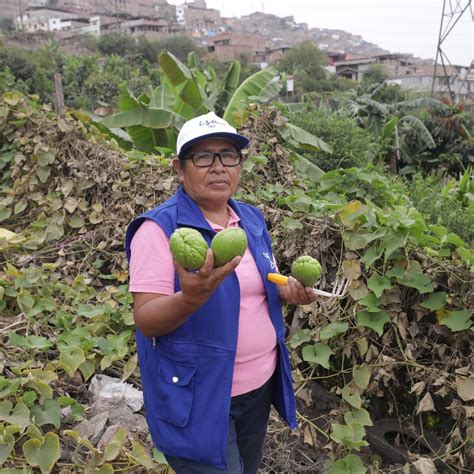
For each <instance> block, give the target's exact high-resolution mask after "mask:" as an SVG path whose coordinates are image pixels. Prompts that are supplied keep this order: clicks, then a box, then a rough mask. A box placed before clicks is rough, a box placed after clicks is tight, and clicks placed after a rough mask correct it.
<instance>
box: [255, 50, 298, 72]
mask: <svg viewBox="0 0 474 474" xmlns="http://www.w3.org/2000/svg"><path fill="white" fill-rule="evenodd" d="M290 49H291V47H290V46H280V47H278V48H269V47H267V48H265V49H264V50H262V51H255V53H254V55H253V58H252V63H253V64H255V65H257V66H258V67H260V69H265V68H266V67H267V66H269V65H270V64H275V63H277V62H278V61H279V60H280V59H281V57H282V56H283V55H284V54H285V53H286V52H287V51H289V50H290Z"/></svg>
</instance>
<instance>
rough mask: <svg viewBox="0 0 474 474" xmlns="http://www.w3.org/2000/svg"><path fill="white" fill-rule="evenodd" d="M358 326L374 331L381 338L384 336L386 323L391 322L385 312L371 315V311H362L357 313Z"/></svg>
mask: <svg viewBox="0 0 474 474" xmlns="http://www.w3.org/2000/svg"><path fill="white" fill-rule="evenodd" d="M356 319H357V326H365V327H368V328H370V329H373V330H374V331H375V332H376V333H377V334H378V335H379V336H382V334H383V328H384V326H385V323H388V322H389V321H390V318H389V317H388V314H387V313H386V312H385V311H379V312H378V313H370V312H369V311H360V312H359V313H357V316H356Z"/></svg>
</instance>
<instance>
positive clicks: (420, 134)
mask: <svg viewBox="0 0 474 474" xmlns="http://www.w3.org/2000/svg"><path fill="white" fill-rule="evenodd" d="M398 123H399V125H402V124H405V123H406V124H408V125H409V126H410V127H411V129H412V130H413V131H414V132H415V134H416V137H417V138H418V139H419V140H420V141H421V142H422V143H423V145H424V146H425V147H426V148H435V147H436V143H435V141H434V140H433V137H432V136H431V133H430V131H429V130H428V129H427V128H426V125H425V124H424V123H423V122H422V121H421V120H420V119H419V118H418V117H415V116H413V115H405V116H404V117H402V118H400V120H399V121H398Z"/></svg>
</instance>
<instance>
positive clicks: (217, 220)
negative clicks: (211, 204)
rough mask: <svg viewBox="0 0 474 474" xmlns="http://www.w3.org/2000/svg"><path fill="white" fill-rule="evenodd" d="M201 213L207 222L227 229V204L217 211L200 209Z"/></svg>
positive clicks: (205, 208)
mask: <svg viewBox="0 0 474 474" xmlns="http://www.w3.org/2000/svg"><path fill="white" fill-rule="evenodd" d="M199 207H201V206H199ZM201 211H202V213H203V215H204V217H205V218H206V219H207V220H209V221H211V222H213V223H214V224H218V225H220V226H222V227H227V222H229V211H228V209H227V204H226V205H225V207H223V208H222V207H221V208H218V209H217V208H208V207H201Z"/></svg>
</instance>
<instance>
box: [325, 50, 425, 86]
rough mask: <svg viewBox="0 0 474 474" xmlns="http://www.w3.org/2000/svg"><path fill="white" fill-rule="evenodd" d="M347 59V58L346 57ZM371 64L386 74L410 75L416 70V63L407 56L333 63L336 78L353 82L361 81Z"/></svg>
mask: <svg viewBox="0 0 474 474" xmlns="http://www.w3.org/2000/svg"><path fill="white" fill-rule="evenodd" d="M346 58H347V57H346ZM373 64H381V65H382V66H384V68H385V69H386V71H387V74H393V75H398V74H410V72H414V70H416V63H415V62H414V61H413V57H412V55H409V54H398V53H394V54H378V55H375V56H372V57H365V58H355V59H349V58H347V59H344V60H342V61H341V60H336V61H333V63H332V65H333V66H334V67H335V73H336V75H337V76H340V77H345V78H346V79H351V80H353V81H361V80H362V78H363V77H364V74H365V73H366V72H367V71H368V70H369V69H370V66H372V65H373Z"/></svg>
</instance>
